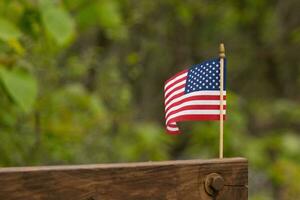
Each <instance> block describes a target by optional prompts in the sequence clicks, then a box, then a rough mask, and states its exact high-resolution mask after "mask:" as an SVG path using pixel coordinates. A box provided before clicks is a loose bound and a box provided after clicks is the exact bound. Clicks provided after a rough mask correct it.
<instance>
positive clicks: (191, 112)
mask: <svg viewBox="0 0 300 200" xmlns="http://www.w3.org/2000/svg"><path fill="white" fill-rule="evenodd" d="M225 114H226V110H223V115H225ZM185 115H187V116H188V115H220V110H184V111H180V112H177V113H176V114H173V115H171V116H169V117H168V119H167V123H166V124H168V123H169V122H170V120H172V119H173V118H176V117H179V116H185Z"/></svg>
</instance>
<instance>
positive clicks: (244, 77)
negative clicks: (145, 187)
mask: <svg viewBox="0 0 300 200" xmlns="http://www.w3.org/2000/svg"><path fill="white" fill-rule="evenodd" d="M299 8H300V2H299V1H298V0H286V1H283V0H282V1H271V0H245V1H242V0H240V1H239V0H229V1H220V0H216V1H207V0H187V1H180V0H163V1H148V0H141V1H135V0H93V1H86V0H0V108H1V109H0V128H1V129H0V130H1V131H0V136H1V140H0V166H24V165H46V164H47V165H48V164H70V163H72V164H80V163H104V162H128V161H148V160H167V159H192V158H212V157H217V153H218V123H217V122H187V123H183V124H181V127H182V129H183V132H184V134H182V135H179V136H169V135H166V134H165V133H164V113H163V111H164V108H163V94H162V92H163V89H162V88H163V83H164V81H165V80H166V79H167V78H169V77H170V76H171V75H173V74H174V73H175V72H178V71H180V70H182V69H184V68H186V67H187V66H189V65H191V64H193V63H198V62H201V61H203V60H205V59H208V58H211V57H215V56H217V53H218V52H217V51H218V43H219V42H220V41H224V42H225V45H226V47H227V57H228V83H227V84H228V119H227V120H226V122H225V156H226V157H231V156H245V157H247V158H248V159H249V165H250V175H249V189H250V199H253V200H269V199H278V200H294V199H298V198H299V197H300V187H299V184H298V181H299V180H300V135H299V133H300V121H299V119H300V103H299V102H300V95H299V91H300V59H299V52H300V14H299Z"/></svg>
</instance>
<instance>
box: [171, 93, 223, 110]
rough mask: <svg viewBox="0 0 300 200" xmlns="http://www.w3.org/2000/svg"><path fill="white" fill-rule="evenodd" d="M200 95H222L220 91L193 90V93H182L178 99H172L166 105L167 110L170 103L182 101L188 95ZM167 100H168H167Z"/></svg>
mask: <svg viewBox="0 0 300 200" xmlns="http://www.w3.org/2000/svg"><path fill="white" fill-rule="evenodd" d="M198 95H220V91H208V90H202V91H197V92H191V93H188V94H185V95H182V96H180V97H178V98H176V99H173V100H172V101H170V102H169V103H168V104H167V105H166V108H165V110H167V109H168V108H169V107H170V105H172V104H173V103H176V102H178V101H181V100H183V99H185V98H188V97H192V96H198ZM223 96H226V91H223ZM165 102H167V101H165Z"/></svg>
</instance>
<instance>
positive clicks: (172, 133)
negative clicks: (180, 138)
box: [166, 129, 181, 135]
mask: <svg viewBox="0 0 300 200" xmlns="http://www.w3.org/2000/svg"><path fill="white" fill-rule="evenodd" d="M166 130H167V133H168V134H170V135H178V134H180V133H181V132H180V131H179V130H178V131H170V130H168V129H166Z"/></svg>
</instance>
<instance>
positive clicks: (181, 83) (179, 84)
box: [165, 80, 186, 96]
mask: <svg viewBox="0 0 300 200" xmlns="http://www.w3.org/2000/svg"><path fill="white" fill-rule="evenodd" d="M185 83H186V80H183V81H181V82H179V83H176V84H175V85H173V86H172V87H170V88H169V89H168V90H167V91H166V92H165V96H167V95H168V94H169V93H170V92H172V90H174V88H176V87H179V86H181V85H184V84H185Z"/></svg>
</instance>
